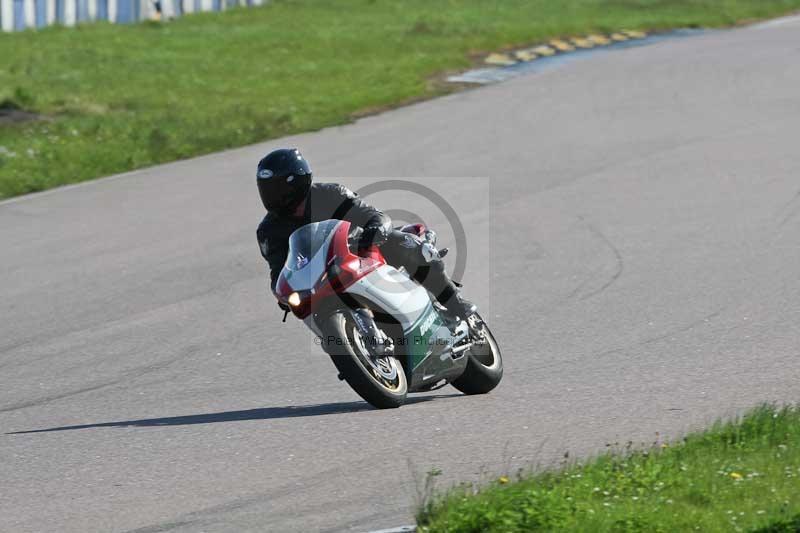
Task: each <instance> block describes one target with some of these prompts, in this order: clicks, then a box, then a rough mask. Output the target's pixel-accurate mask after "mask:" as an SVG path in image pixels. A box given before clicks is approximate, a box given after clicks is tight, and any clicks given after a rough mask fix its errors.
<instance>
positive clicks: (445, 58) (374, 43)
mask: <svg viewBox="0 0 800 533" xmlns="http://www.w3.org/2000/svg"><path fill="white" fill-rule="evenodd" d="M797 8H800V0H571V1H566V0H564V1H561V0H559V1H555V0H402V1H401V0H317V1H312V0H273V1H272V2H271V3H269V4H268V5H266V6H263V7H261V8H256V9H235V10H232V11H228V12H225V13H205V14H196V15H192V16H188V17H184V18H182V19H180V20H176V21H174V22H170V23H166V24H158V23H145V24H139V25H131V26H113V25H109V24H92V25H86V26H81V27H78V28H75V29H65V28H49V29H46V30H42V31H38V32H34V31H28V32H23V33H17V34H2V35H0V108H2V107H6V108H11V107H16V108H20V109H24V110H28V111H32V112H35V113H38V114H40V115H42V116H43V117H44V118H43V119H42V120H38V121H34V122H25V123H14V124H8V123H7V122H6V123H3V122H2V121H0V198H2V197H9V196H13V195H17V194H23V193H26V192H31V191H37V190H42V189H46V188H49V187H54V186H57V185H61V184H65V183H71V182H77V181H82V180H87V179H91V178H95V177H99V176H103V175H108V174H112V173H116V172H121V171H126V170H130V169H134V168H138V167H143V166H147V165H153V164H156V163H162V162H166V161H171V160H175V159H180V158H186V157H190V156H195V155H198V154H203V153H208V152H212V151H216V150H220V149H225V148H230V147H235V146H241V145H245V144H248V143H253V142H257V141H262V140H265V139H269V138H275V137H278V136H283V135H286V134H289V133H295V132H300V131H308V130H315V129H318V128H322V127H325V126H331V125H335V124H341V123H344V122H347V121H349V120H352V118H353V116H354V114H357V113H360V112H364V111H365V110H366V111H368V110H374V109H378V108H382V107H385V106H391V105H397V104H400V103H403V102H408V101H411V100H415V99H419V98H425V97H431V96H434V95H436V94H440V93H442V92H444V91H446V90H448V89H446V88H444V87H443V86H442V85H441V84H434V83H431V82H430V81H429V80H430V78H431V77H432V76H433V75H435V74H436V73H440V72H443V71H447V70H452V69H462V68H465V67H467V66H469V64H470V61H471V59H470V56H471V54H474V53H475V52H477V51H490V50H496V49H499V48H502V47H505V46H509V45H520V44H525V43H534V42H537V41H541V40H542V39H545V38H550V37H555V36H569V35H573V34H581V33H586V32H589V31H612V30H617V29H621V28H626V29H637V28H641V29H664V28H671V27H685V26H723V25H729V24H733V23H736V22H738V21H742V20H749V19H757V18H765V17H770V16H774V15H778V14H782V13H786V12H789V11H792V10H794V9H797ZM432 127H433V125H432Z"/></svg>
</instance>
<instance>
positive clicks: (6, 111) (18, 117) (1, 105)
mask: <svg viewBox="0 0 800 533" xmlns="http://www.w3.org/2000/svg"><path fill="white" fill-rule="evenodd" d="M41 118H43V117H42V116H41V115H39V114H37V113H32V112H30V111H25V110H24V109H22V108H21V107H20V106H18V105H17V104H16V103H15V102H14V101H12V100H3V101H2V102H0V126H4V125H6V124H17V123H20V122H30V121H32V120H39V119H41Z"/></svg>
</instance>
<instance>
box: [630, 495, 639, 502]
mask: <svg viewBox="0 0 800 533" xmlns="http://www.w3.org/2000/svg"><path fill="white" fill-rule="evenodd" d="M631 499H632V500H633V501H637V500H638V499H639V497H638V496H633V497H632V498H631Z"/></svg>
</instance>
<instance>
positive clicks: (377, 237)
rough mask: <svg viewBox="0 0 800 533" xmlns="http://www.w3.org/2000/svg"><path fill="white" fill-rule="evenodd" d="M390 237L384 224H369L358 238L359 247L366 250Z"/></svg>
mask: <svg viewBox="0 0 800 533" xmlns="http://www.w3.org/2000/svg"><path fill="white" fill-rule="evenodd" d="M388 238H389V234H388V233H387V232H386V229H385V228H384V227H383V226H367V227H366V228H364V232H363V233H362V234H361V237H360V238H359V239H358V249H359V250H365V249H367V248H369V247H370V246H380V245H382V244H383V243H385V242H386V240H387V239H388Z"/></svg>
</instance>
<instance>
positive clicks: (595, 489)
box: [592, 487, 600, 492]
mask: <svg viewBox="0 0 800 533" xmlns="http://www.w3.org/2000/svg"><path fill="white" fill-rule="evenodd" d="M592 492H600V487H595V488H594V490H593V491H592Z"/></svg>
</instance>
